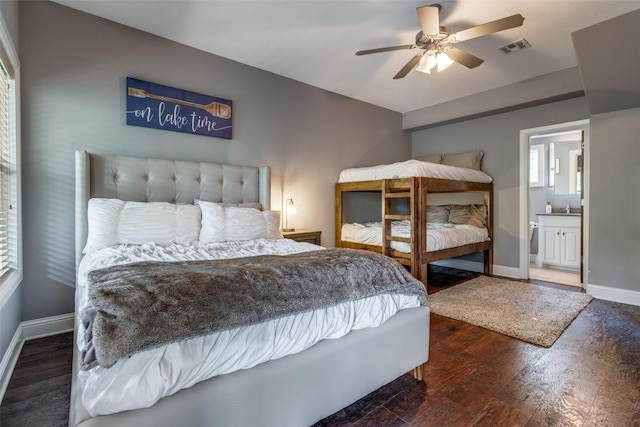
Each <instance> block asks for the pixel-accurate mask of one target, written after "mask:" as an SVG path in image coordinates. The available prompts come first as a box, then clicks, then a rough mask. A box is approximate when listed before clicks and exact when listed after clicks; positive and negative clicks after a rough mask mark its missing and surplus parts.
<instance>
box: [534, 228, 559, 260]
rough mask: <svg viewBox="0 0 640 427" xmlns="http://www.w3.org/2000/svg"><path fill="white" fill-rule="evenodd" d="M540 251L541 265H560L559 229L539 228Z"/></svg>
mask: <svg viewBox="0 0 640 427" xmlns="http://www.w3.org/2000/svg"><path fill="white" fill-rule="evenodd" d="M539 232H540V240H539V242H540V243H541V245H540V247H539V248H538V251H540V255H541V261H542V263H543V264H555V265H558V264H560V228H557V227H540V229H539Z"/></svg>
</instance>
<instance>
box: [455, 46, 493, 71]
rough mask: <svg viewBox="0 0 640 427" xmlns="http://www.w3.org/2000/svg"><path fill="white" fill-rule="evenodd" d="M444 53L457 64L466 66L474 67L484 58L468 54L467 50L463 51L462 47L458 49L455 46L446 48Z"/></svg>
mask: <svg viewBox="0 0 640 427" xmlns="http://www.w3.org/2000/svg"><path fill="white" fill-rule="evenodd" d="M446 54H447V56H448V57H449V58H451V59H453V60H454V61H456V62H457V63H458V64H462V65H464V66H465V67H467V68H476V67H477V66H478V65H480V64H482V63H483V62H484V60H482V59H480V58H478V57H477V56H474V55H472V54H470V53H469V52H465V51H464V50H462V49H458V48H455V47H450V48H449V49H447V51H446Z"/></svg>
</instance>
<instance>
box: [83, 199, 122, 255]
mask: <svg viewBox="0 0 640 427" xmlns="http://www.w3.org/2000/svg"><path fill="white" fill-rule="evenodd" d="M123 206H124V201H122V200H118V199H90V200H89V205H88V209H87V221H88V236H87V244H86V245H85V247H84V250H83V251H82V252H83V253H85V254H86V253H88V252H93V251H97V250H98V249H102V248H106V247H108V246H113V245H117V244H118V216H119V215H120V211H121V210H122V207H123Z"/></svg>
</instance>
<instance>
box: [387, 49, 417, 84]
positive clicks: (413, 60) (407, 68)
mask: <svg viewBox="0 0 640 427" xmlns="http://www.w3.org/2000/svg"><path fill="white" fill-rule="evenodd" d="M420 58H422V55H416V56H414V57H413V58H411V59H410V60H409V62H407V63H406V65H405V66H404V67H402V69H401V70H400V71H398V74H396V75H395V76H393V78H394V80H397V79H401V78H403V77H404V76H406V75H407V74H409V71H411V70H413V68H414V67H415V66H416V65H418V62H420Z"/></svg>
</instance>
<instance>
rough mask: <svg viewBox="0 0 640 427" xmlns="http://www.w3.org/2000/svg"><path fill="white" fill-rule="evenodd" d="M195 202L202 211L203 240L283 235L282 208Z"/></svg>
mask: <svg viewBox="0 0 640 427" xmlns="http://www.w3.org/2000/svg"><path fill="white" fill-rule="evenodd" d="M196 203H197V204H198V206H200V209H201V211H202V228H201V229H200V241H202V242H206V243H210V242H223V241H239V240H252V239H260V238H266V239H280V238H282V234H281V233H280V212H279V211H260V210H258V209H253V208H242V207H235V206H224V205H221V204H219V203H214V202H205V201H202V200H196Z"/></svg>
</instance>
